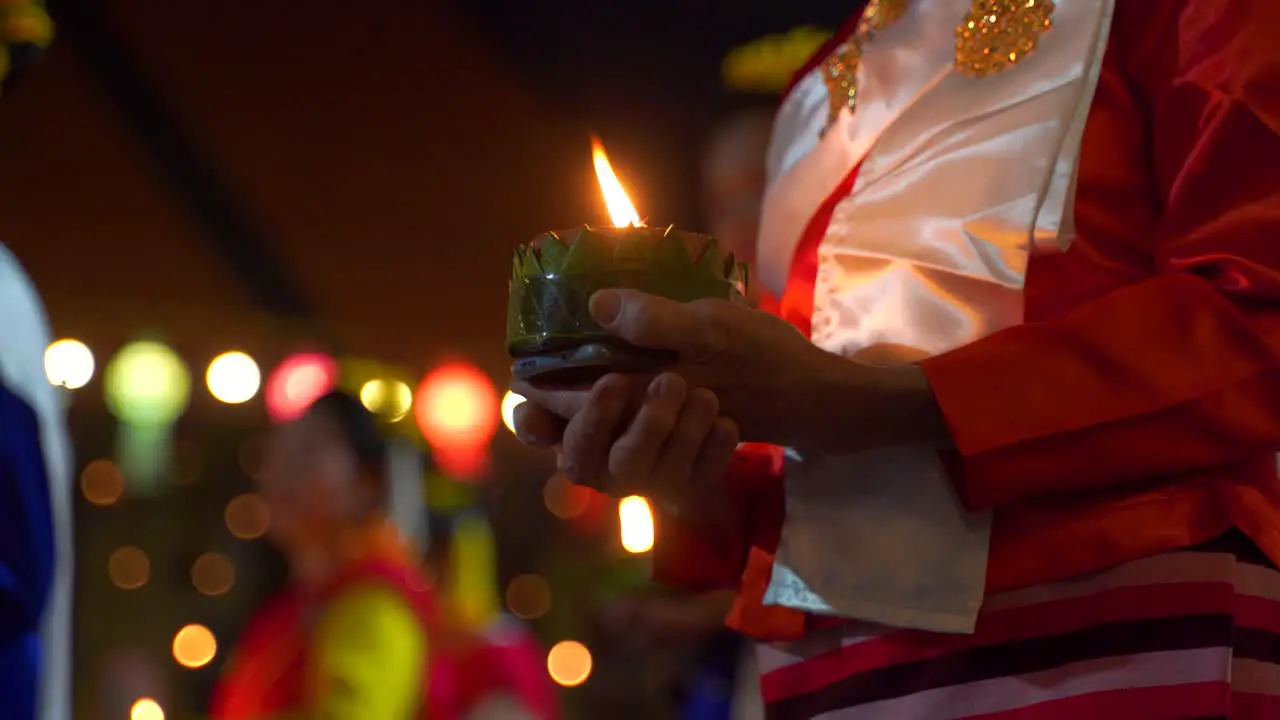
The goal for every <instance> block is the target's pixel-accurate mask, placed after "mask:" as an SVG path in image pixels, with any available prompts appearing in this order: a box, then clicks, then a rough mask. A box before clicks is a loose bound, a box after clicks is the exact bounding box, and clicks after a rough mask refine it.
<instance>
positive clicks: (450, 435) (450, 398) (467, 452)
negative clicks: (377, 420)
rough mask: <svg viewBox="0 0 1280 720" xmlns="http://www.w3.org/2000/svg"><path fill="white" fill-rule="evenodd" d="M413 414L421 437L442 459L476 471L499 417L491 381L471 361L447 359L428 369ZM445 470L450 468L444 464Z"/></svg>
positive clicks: (414, 403) (499, 419)
mask: <svg viewBox="0 0 1280 720" xmlns="http://www.w3.org/2000/svg"><path fill="white" fill-rule="evenodd" d="M413 413H414V418H415V419H416V420H417V421H418V429H419V430H421V431H422V437H424V438H426V440H427V442H428V443H430V444H431V447H432V449H434V450H435V451H436V454H437V455H438V456H440V457H441V458H442V459H443V458H445V457H448V458H468V460H467V462H462V461H461V460H459V462H458V463H457V464H458V465H460V466H462V465H465V466H467V467H465V468H464V467H458V468H456V470H457V471H464V470H467V469H470V470H471V471H472V473H471V474H474V472H478V471H479V470H481V469H483V462H475V458H476V457H477V456H480V457H483V454H484V452H485V448H486V446H487V445H488V444H489V441H490V440H492V439H493V434H494V432H496V431H497V429H498V423H499V422H500V421H501V418H500V417H499V415H500V411H499V408H498V391H497V389H496V388H494V386H493V381H492V380H490V379H489V376H488V375H485V374H484V373H483V372H481V371H480V369H479V368H476V367H475V366H473V365H469V364H467V363H460V362H454V363H448V364H446V365H441V366H440V367H438V368H436V369H435V370H432V371H431V372H429V373H427V375H426V377H424V378H423V379H422V383H421V384H420V385H418V391H417V394H416V395H415V397H414V402H413ZM446 470H449V469H448V468H446Z"/></svg>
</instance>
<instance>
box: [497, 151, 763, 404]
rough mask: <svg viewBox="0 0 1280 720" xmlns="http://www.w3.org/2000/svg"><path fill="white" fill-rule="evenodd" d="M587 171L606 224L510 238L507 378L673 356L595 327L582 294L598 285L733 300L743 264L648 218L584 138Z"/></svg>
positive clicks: (582, 377) (590, 375) (539, 378)
mask: <svg viewBox="0 0 1280 720" xmlns="http://www.w3.org/2000/svg"><path fill="white" fill-rule="evenodd" d="M592 161H593V164H594V165H595V170H596V179H597V181H598V182H599V183H600V191H601V194H602V195H603V196H604V201H605V205H606V207H607V208H608V211H609V217H610V221H611V222H612V224H613V225H612V227H590V226H583V227H581V228H578V229H576V230H567V231H554V232H548V233H544V234H542V235H539V236H538V237H536V238H534V239H533V241H532V242H530V243H528V244H526V245H521V246H520V247H517V248H516V253H515V263H514V266H513V268H512V274H511V283H510V295H509V299H508V306H507V310H508V312H507V351H508V352H509V353H510V355H511V357H512V358H513V359H514V361H515V363H514V365H513V366H512V373H513V374H514V375H515V377H516V378H518V379H521V380H527V381H529V382H532V383H536V384H539V385H544V386H555V387H582V386H587V385H590V384H591V383H592V382H594V381H595V380H597V379H599V378H600V377H603V376H604V375H605V374H607V373H609V372H632V373H646V372H657V371H659V370H661V369H662V368H663V367H665V366H668V365H670V364H672V363H673V362H674V361H675V360H676V357H675V355H674V354H673V353H671V352H670V351H666V350H654V349H649V348H638V347H635V346H633V345H630V344H629V343H626V342H624V341H622V340H620V339H618V338H616V337H614V336H612V335H610V334H608V333H607V332H605V331H604V330H602V329H601V328H600V327H599V326H598V325H597V324H596V323H595V322H594V321H593V320H592V319H591V314H590V312H589V311H588V309H587V307H588V302H589V301H590V299H591V296H592V295H593V294H594V293H595V292H596V291H597V290H602V289H606V288H632V289H636V290H640V291H643V292H647V293H650V294H654V295H662V296H664V297H669V298H671V299H673V300H678V301H681V302H688V301H692V300H698V299H702V298H724V299H729V300H735V301H741V300H742V298H743V297H744V296H745V294H746V272H745V269H744V267H743V266H742V265H741V264H739V263H737V262H735V261H734V259H733V256H732V255H726V254H722V253H721V252H720V251H719V249H718V248H717V247H716V242H715V240H714V239H712V238H710V237H708V236H706V235H699V234H697V233H690V232H684V231H681V230H677V229H675V228H674V227H657V228H654V227H648V226H646V225H645V224H644V223H643V222H642V221H641V220H640V215H639V213H637V212H636V208H635V205H634V204H632V202H631V199H630V198H629V197H628V196H627V193H626V190H624V189H623V187H622V183H621V182H620V181H619V180H618V176H617V175H616V174H615V173H614V171H613V167H612V165H610V163H609V158H608V156H607V155H606V154H605V151H604V147H603V146H602V145H601V144H600V142H599V141H598V140H594V139H593V142H592Z"/></svg>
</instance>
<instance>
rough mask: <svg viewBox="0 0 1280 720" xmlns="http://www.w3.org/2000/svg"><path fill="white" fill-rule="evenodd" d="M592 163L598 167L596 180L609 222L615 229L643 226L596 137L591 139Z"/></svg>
mask: <svg viewBox="0 0 1280 720" xmlns="http://www.w3.org/2000/svg"><path fill="white" fill-rule="evenodd" d="M591 162H592V163H593V164H594V165H595V166H596V180H598V181H600V192H601V193H602V194H603V195H604V204H605V207H607V208H609V221H610V222H612V223H613V225H614V227H627V226H631V227H641V226H643V225H644V223H643V222H641V221H640V214H639V213H637V212H636V206H635V205H632V204H631V198H629V197H627V191H626V190H623V189H622V183H621V182H619V181H618V176H617V175H616V174H614V172H613V166H612V165H610V164H609V156H608V155H606V154H605V152H604V145H602V144H601V143H600V139H599V138H595V137H593V138H591Z"/></svg>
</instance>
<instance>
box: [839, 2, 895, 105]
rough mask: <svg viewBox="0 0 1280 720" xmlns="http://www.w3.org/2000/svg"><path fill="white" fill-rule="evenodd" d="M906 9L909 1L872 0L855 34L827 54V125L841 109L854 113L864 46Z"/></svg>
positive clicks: (863, 13) (859, 21)
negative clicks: (847, 109) (859, 67)
mask: <svg viewBox="0 0 1280 720" xmlns="http://www.w3.org/2000/svg"><path fill="white" fill-rule="evenodd" d="M906 11H907V0H870V2H868V3H867V7H866V9H864V10H863V11H862V17H861V18H860V19H859V20H858V27H857V28H856V29H855V30H854V31H853V34H852V35H850V36H849V38H848V39H847V40H845V41H844V42H842V43H840V45H838V46H837V47H836V49H835V50H833V51H832V52H831V54H830V55H828V56H827V60H826V65H825V68H824V72H823V75H822V79H823V82H825V83H826V85H827V102H828V104H827V127H828V128H829V127H831V125H832V124H833V123H834V122H835V120H836V118H837V117H838V116H839V115H840V111H841V110H843V109H844V108H846V107H847V108H849V111H850V112H852V111H853V110H854V108H855V107H857V104H858V66H859V65H860V64H861V62H862V48H863V47H864V46H865V45H866V44H867V43H869V42H871V41H872V40H873V39H875V36H876V35H877V34H879V32H880V31H881V30H884V29H885V28H887V27H889V26H890V25H892V24H893V23H895V22H897V21H898V20H900V19H901V18H902V16H903V15H905V14H906Z"/></svg>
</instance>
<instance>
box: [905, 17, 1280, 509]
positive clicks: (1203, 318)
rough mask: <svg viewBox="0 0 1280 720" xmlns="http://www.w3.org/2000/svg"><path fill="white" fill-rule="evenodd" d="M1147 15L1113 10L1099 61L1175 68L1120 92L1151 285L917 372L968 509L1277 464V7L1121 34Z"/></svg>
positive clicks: (1151, 23) (995, 338)
mask: <svg viewBox="0 0 1280 720" xmlns="http://www.w3.org/2000/svg"><path fill="white" fill-rule="evenodd" d="M1148 2H1150V0H1136V3H1137V4H1135V3H1128V4H1126V3H1124V2H1121V3H1118V5H1117V9H1116V13H1117V19H1116V21H1115V22H1116V23H1117V24H1116V25H1113V29H1112V48H1111V50H1112V51H1117V50H1118V48H1117V47H1116V44H1117V43H1125V44H1128V45H1132V46H1133V47H1134V48H1141V50H1140V52H1141V53H1143V54H1144V56H1145V57H1146V58H1148V60H1147V61H1146V62H1148V64H1154V63H1165V62H1167V63H1168V64H1167V65H1166V66H1165V67H1172V68H1175V69H1174V70H1173V71H1172V72H1167V71H1166V72H1162V73H1151V74H1149V76H1146V77H1144V76H1143V75H1142V74H1141V73H1138V74H1136V76H1135V77H1134V78H1131V79H1130V80H1131V81H1132V83H1133V88H1134V93H1133V94H1134V98H1135V99H1136V100H1137V101H1138V102H1139V103H1140V104H1141V105H1142V106H1143V107H1142V112H1143V114H1144V116H1145V117H1146V119H1147V125H1148V128H1149V129H1150V136H1149V137H1150V150H1149V153H1148V156H1149V157H1150V158H1151V162H1152V168H1153V169H1154V173H1155V176H1154V177H1155V184H1156V190H1157V191H1158V193H1159V196H1160V200H1161V203H1160V205H1161V207H1162V208H1163V212H1162V215H1161V219H1160V222H1159V225H1158V231H1157V236H1156V237H1155V238H1153V239H1152V243H1151V245H1152V246H1153V247H1154V248H1155V251H1154V257H1152V258H1151V266H1152V268H1153V275H1152V276H1151V277H1150V278H1149V279H1147V280H1145V281H1142V282H1138V283H1136V284H1133V285H1129V286H1126V287H1124V288H1122V289H1120V290H1118V291H1115V292H1112V293H1110V294H1109V295H1105V296H1102V297H1101V298H1099V299H1096V300H1094V301H1092V302H1090V303H1088V304H1086V305H1083V306H1081V307H1079V308H1078V309H1077V310H1076V311H1074V312H1073V313H1071V314H1069V315H1067V316H1065V317H1063V318H1061V319H1057V320H1053V321H1048V322H1035V323H1028V324H1026V325H1022V326H1018V327H1014V328H1010V329H1008V330H1004V331H1002V332H999V333H996V334H993V335H991V336H989V337H987V338H984V339H982V340H979V341H977V342H975V343H973V344H971V345H969V346H966V347H963V348H959V349H957V350H955V351H953V352H950V353H946V354H943V355H940V356H938V357H935V358H932V359H930V360H927V361H925V362H923V363H921V367H922V368H923V369H924V372H925V374H926V375H927V376H928V379H929V382H930V385H931V387H932V389H933V392H934V395H935V397H936V398H937V402H938V405H939V407H940V408H941V410H942V413H943V415H944V416H945V418H946V421H947V424H948V426H949V428H950V430H951V433H952V437H953V439H954V441H955V446H956V449H957V451H958V452H957V453H956V456H957V457H953V458H950V460H953V462H952V463H951V467H952V469H953V470H954V472H953V477H954V479H955V481H956V484H957V486H958V488H959V491H960V494H961V497H962V498H963V500H964V502H965V504H966V505H967V506H968V507H970V508H971V509H980V508H986V507H992V506H998V505H1002V504H1006V503H1013V502H1017V501H1019V500H1021V499H1023V498H1026V497H1029V496H1035V495H1040V494H1047V493H1056V492H1063V491H1074V490H1082V489H1088V488H1098V487H1103V486H1114V485H1121V484H1124V483H1133V482H1139V481H1143V480H1151V479H1153V478H1158V477H1161V476H1166V475H1173V474H1179V473H1186V472H1193V471H1195V470H1197V469H1202V468H1210V467H1217V466H1223V465H1229V464H1232V463H1235V462H1239V461H1245V460H1249V459H1256V458H1257V457H1259V456H1261V455H1265V454H1266V453H1269V452H1272V451H1275V450H1277V449H1280V133H1278V131H1280V54H1278V50H1280V45H1278V44H1277V43H1276V41H1275V38H1274V37H1273V36H1272V35H1273V31H1274V29H1275V28H1276V27H1280V3H1276V2H1275V1H1274V0H1178V1H1177V5H1178V9H1177V10H1176V11H1173V12H1171V13H1168V14H1171V15H1173V17H1169V18H1159V17H1157V15H1159V13H1155V12H1152V13H1151V14H1150V17H1149V18H1147V19H1145V20H1137V19H1134V18H1137V17H1138V16H1137V15H1136V12H1140V11H1144V10H1143V9H1142V8H1138V7H1137V5H1138V4H1142V3H1148ZM1157 5H1161V4H1160V3H1151V8H1150V9H1151V10H1154V9H1155V6H1157ZM1165 7H1167V5H1166V6H1165ZM1125 10H1129V11H1130V12H1132V13H1135V14H1133V15H1129V16H1128V17H1129V18H1130V22H1131V23H1134V22H1136V23H1145V25H1137V26H1136V27H1143V28H1146V30H1144V32H1146V35H1148V36H1150V37H1134V35H1133V34H1127V35H1126V34H1124V31H1127V30H1130V29H1132V27H1133V26H1131V27H1120V26H1119V23H1120V22H1121V19H1120V17H1119V14H1120V13H1121V12H1123V11H1125ZM1162 19H1163V20H1167V21H1168V22H1160V20H1162ZM1131 52H1139V51H1138V50H1132V51H1131ZM1144 242H1145V241H1144ZM1029 282H1030V283H1034V282H1035V278H1034V276H1033V277H1032V278H1031V279H1030V280H1029Z"/></svg>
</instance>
